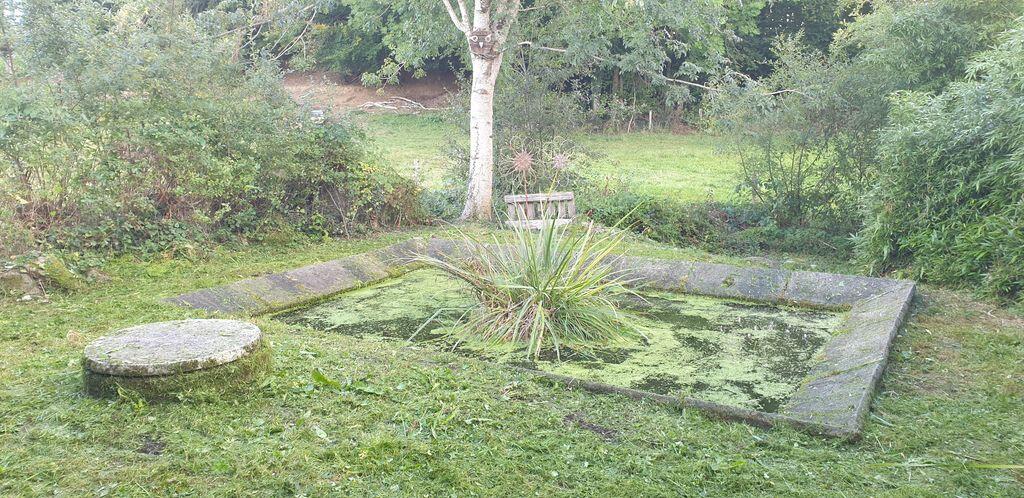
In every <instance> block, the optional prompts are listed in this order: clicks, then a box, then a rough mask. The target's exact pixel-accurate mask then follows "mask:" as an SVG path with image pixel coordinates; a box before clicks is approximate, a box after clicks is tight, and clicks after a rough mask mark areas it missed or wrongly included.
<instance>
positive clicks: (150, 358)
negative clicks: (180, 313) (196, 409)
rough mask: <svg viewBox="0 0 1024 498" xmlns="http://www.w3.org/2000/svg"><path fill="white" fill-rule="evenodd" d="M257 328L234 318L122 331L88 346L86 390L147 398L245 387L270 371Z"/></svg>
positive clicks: (95, 393)
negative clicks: (124, 391)
mask: <svg viewBox="0 0 1024 498" xmlns="http://www.w3.org/2000/svg"><path fill="white" fill-rule="evenodd" d="M269 365H270V352H269V350H267V349H266V348H265V347H264V346H263V340H262V333H261V332H260V329H259V327H257V326H255V325H253V324H250V323H246V322H240V321H235V320H178V321H173V322H160V323H150V324H145V325H139V326H135V327H130V328H127V329H122V330H119V331H117V332H115V333H113V334H111V335H109V336H105V337H101V338H99V339H97V340H96V341H95V342H93V343H92V344H89V345H88V346H87V347H86V348H85V359H84V361H83V366H84V378H85V390H86V392H87V393H88V394H90V395H92V396H111V395H116V394H117V392H118V390H119V389H129V390H132V391H136V392H138V393H139V394H140V395H141V396H143V397H144V398H147V399H165V398H176V397H179V396H180V395H181V394H183V393H185V392H188V391H194V390H213V391H217V392H221V393H223V392H226V391H229V390H237V389H244V388H245V387H247V385H249V384H251V383H252V381H253V380H255V379H257V378H258V377H260V376H261V375H262V374H263V373H265V372H266V371H267V370H268V369H269Z"/></svg>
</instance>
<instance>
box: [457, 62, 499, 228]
mask: <svg viewBox="0 0 1024 498" xmlns="http://www.w3.org/2000/svg"><path fill="white" fill-rule="evenodd" d="M501 59H502V56H501V54H500V53H499V54H498V55H497V56H495V57H494V58H484V57H479V56H477V55H473V86H472V93H471V94H470V100H469V184H468V187H467V192H466V205H465V207H464V208H463V209H462V215H461V216H460V218H461V219H463V220H471V219H475V220H489V219H491V217H492V215H493V211H494V210H493V206H492V199H491V192H492V191H493V183H494V84H495V82H496V81H497V79H498V71H499V69H500V68H501Z"/></svg>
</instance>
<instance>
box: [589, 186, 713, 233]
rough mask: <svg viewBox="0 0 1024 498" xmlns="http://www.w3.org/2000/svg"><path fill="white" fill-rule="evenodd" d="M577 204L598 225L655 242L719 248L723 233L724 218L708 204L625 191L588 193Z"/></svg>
mask: <svg viewBox="0 0 1024 498" xmlns="http://www.w3.org/2000/svg"><path fill="white" fill-rule="evenodd" d="M579 203H580V209H581V210H582V211H584V212H586V213H587V214H588V215H589V216H590V217H591V218H592V219H593V220H594V221H597V222H598V223H602V224H605V225H608V226H613V225H618V226H621V227H623V228H627V229H629V230H632V231H634V232H636V233H639V234H641V235H644V236H646V237H648V238H650V239H651V240H656V241H658V242H665V243H669V244H677V245H700V246H708V245H718V243H719V242H720V239H721V235H722V233H723V231H724V230H725V223H724V219H722V217H716V216H715V215H714V214H712V212H711V211H712V209H708V208H709V206H708V205H704V204H684V203H677V202H672V201H670V200H667V199H660V198H657V197H654V196H650V195H644V194H637V193H634V192H632V191H630V190H628V189H626V188H619V189H616V190H614V191H603V192H588V193H587V195H582V196H580V201H579Z"/></svg>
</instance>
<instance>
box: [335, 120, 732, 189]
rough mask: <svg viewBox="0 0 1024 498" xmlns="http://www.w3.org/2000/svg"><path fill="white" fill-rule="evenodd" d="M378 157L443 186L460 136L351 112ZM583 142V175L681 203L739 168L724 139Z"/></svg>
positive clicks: (727, 185)
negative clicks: (450, 148)
mask: <svg viewBox="0 0 1024 498" xmlns="http://www.w3.org/2000/svg"><path fill="white" fill-rule="evenodd" d="M354 117H355V119H356V120H357V121H359V122H361V123H363V124H364V125H365V126H366V129H367V132H368V133H369V135H370V136H371V137H373V138H374V139H375V140H376V142H377V144H378V146H379V147H380V149H381V153H382V154H383V155H384V157H385V158H387V159H388V160H389V161H391V162H392V163H393V164H395V165H396V167H398V168H400V169H401V170H403V171H407V172H409V173H410V174H412V172H413V169H414V164H416V163H417V161H418V164H419V178H420V180H421V181H422V182H423V183H424V185H426V186H427V188H437V187H438V186H440V185H441V183H442V175H443V171H444V147H445V145H446V143H447V141H448V139H449V138H454V139H455V140H463V137H462V132H461V131H459V130H458V129H457V128H455V127H453V126H451V125H449V124H447V123H445V122H443V121H442V120H441V119H440V118H438V117H436V116H430V115H393V114H387V115H385V114H355V115H354ZM581 140H582V142H583V143H584V144H586V145H588V146H589V147H590V148H591V150H592V151H594V152H596V153H597V154H598V155H599V156H600V158H599V159H598V160H597V161H596V162H595V163H594V164H593V165H592V166H591V167H590V168H589V169H588V170H587V171H584V172H583V173H584V174H585V175H587V176H589V177H591V178H594V179H596V180H599V181H617V180H623V181H626V182H628V183H630V184H632V185H633V187H634V188H635V189H636V190H638V191H641V192H646V193H649V194H653V195H657V196H659V197H670V198H673V199H676V200H682V201H700V200H705V199H708V198H709V197H710V198H712V199H715V200H724V199H726V198H728V197H729V196H730V195H732V193H733V191H734V187H735V185H736V178H737V175H738V171H739V165H738V163H737V160H736V158H735V157H733V156H730V155H728V154H725V153H723V152H722V150H721V149H722V146H723V141H722V140H721V139H719V138H717V137H714V136H710V135H703V134H694V135H675V134H672V133H665V132H654V133H632V134H618V135H602V134H586V135H584V136H583V137H581Z"/></svg>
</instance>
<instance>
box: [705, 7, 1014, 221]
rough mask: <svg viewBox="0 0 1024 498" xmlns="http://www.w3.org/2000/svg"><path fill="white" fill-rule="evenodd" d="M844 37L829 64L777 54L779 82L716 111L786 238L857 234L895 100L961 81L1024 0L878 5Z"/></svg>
mask: <svg viewBox="0 0 1024 498" xmlns="http://www.w3.org/2000/svg"><path fill="white" fill-rule="evenodd" d="M872 5H873V9H874V10H873V11H872V12H871V13H869V14H866V15H860V16H857V17H856V18H855V20H854V21H853V22H852V23H850V24H849V25H848V26H847V27H846V28H845V29H843V30H841V31H840V32H839V33H837V34H836V37H835V41H834V43H833V44H832V46H831V47H830V51H829V52H828V53H821V52H819V51H817V50H814V49H808V48H806V47H805V46H804V44H803V43H802V41H801V40H798V39H792V38H789V39H782V40H780V41H779V42H778V43H777V46H776V52H777V60H776V61H775V62H774V64H773V66H772V68H773V71H772V74H771V75H770V76H768V77H767V78H765V79H763V80H761V81H758V82H751V81H748V80H743V81H742V84H737V85H736V86H735V87H733V88H731V89H730V90H729V91H726V92H722V93H721V94H719V95H717V96H716V98H715V99H714V103H713V109H714V111H715V115H716V118H717V124H718V126H719V127H720V128H721V129H723V130H724V131H725V132H726V133H728V134H729V135H730V136H732V137H733V138H734V139H735V140H736V145H737V147H736V148H737V151H738V152H739V154H740V156H741V162H742V165H743V174H742V178H741V181H742V184H741V190H742V191H743V192H746V193H749V194H750V195H751V196H752V198H753V199H754V200H756V201H758V202H760V203H762V204H764V205H765V206H766V208H767V209H768V210H769V211H770V212H771V213H772V216H773V218H774V220H775V222H776V224H778V225H779V226H780V227H790V226H797V227H810V228H817V229H822V230H827V231H830V232H832V233H834V234H851V233H854V232H856V231H857V230H859V228H860V227H861V224H862V222H863V218H862V217H861V214H860V211H859V209H858V207H859V204H860V198H861V197H862V195H863V194H864V193H865V191H866V190H867V188H868V186H869V185H871V184H872V183H873V175H874V169H875V166H876V154H877V145H878V140H877V134H878V130H879V129H880V128H881V127H882V126H884V125H885V122H886V118H887V116H888V113H889V100H888V97H889V95H891V94H892V93H893V92H897V91H906V90H921V91H937V90H941V89H942V88H944V87H945V86H946V85H947V84H948V83H949V82H950V81H954V80H955V79H957V78H960V77H961V76H962V74H963V73H962V68H963V67H964V64H966V62H967V61H968V60H970V58H971V56H972V55H973V54H975V53H977V52H978V51H979V50H982V49H984V47H986V46H988V45H989V44H990V43H992V41H993V40H994V37H995V36H996V34H997V33H999V32H1000V31H1001V30H1002V29H1004V28H1005V27H1006V26H1007V25H1008V23H1009V22H1011V21H1012V19H1013V18H1014V17H1015V16H1017V15H1019V13H1020V9H1021V6H1022V3H1021V2H1020V1H1019V0H1012V1H1007V0H971V1H967V2H964V1H961V0H932V1H924V2H904V1H882V2H872Z"/></svg>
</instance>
